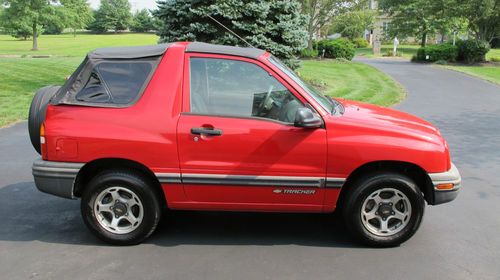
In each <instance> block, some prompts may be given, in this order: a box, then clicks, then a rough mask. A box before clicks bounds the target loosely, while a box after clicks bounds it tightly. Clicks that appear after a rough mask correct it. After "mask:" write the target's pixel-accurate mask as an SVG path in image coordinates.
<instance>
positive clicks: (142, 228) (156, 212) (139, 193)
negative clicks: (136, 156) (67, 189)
mask: <svg viewBox="0 0 500 280" xmlns="http://www.w3.org/2000/svg"><path fill="white" fill-rule="evenodd" d="M81 212H82V217H83V220H84V222H85V224H86V225H87V227H88V228H89V229H90V230H91V231H92V232H93V233H94V234H95V235H97V237H99V238H100V239H102V240H104V241H106V242H108V243H111V244H116V245H133V244H138V243H140V242H141V241H143V240H145V239H146V238H148V237H149V236H150V235H151V234H152V233H153V232H154V230H155V229H156V226H157V225H158V222H159V220H160V214H161V208H160V201H159V196H158V195H157V194H156V192H155V191H154V189H153V186H152V184H150V183H148V181H147V180H145V178H144V177H143V176H141V175H139V174H136V173H135V172H132V171H128V170H111V171H105V172H102V173H100V174H98V175H97V176H96V177H94V178H93V179H92V180H91V181H90V183H89V184H88V185H87V186H86V188H85V190H84V193H83V195H82V201H81Z"/></svg>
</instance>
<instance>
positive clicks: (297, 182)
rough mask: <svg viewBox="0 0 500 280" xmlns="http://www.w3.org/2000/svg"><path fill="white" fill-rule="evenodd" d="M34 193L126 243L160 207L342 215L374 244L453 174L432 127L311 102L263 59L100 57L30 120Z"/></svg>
mask: <svg viewBox="0 0 500 280" xmlns="http://www.w3.org/2000/svg"><path fill="white" fill-rule="evenodd" d="M29 129H30V136H31V140H32V143H33V145H34V147H35V149H36V150H37V151H38V152H39V153H40V154H41V156H42V158H41V159H37V160H36V161H35V162H34V163H33V175H34V178H35V184H36V186H37V188H38V189H39V190H40V191H42V192H46V193H50V194H53V195H57V196H61V197H65V198H71V199H75V198H81V212H82V216H83V219H84V221H85V223H86V225H87V226H88V228H89V229H90V230H91V231H92V232H93V233H95V234H96V235H97V236H98V237H100V238H101V239H103V240H105V241H107V242H110V243H114V244H136V243H139V242H141V241H143V240H144V239H146V238H147V237H148V236H150V235H151V234H152V233H153V231H154V230H155V228H156V226H157V224H158V221H159V220H160V217H161V215H162V213H164V212H165V211H163V210H164V209H173V210H176V209H182V210H227V211H268V212H316V213H331V212H333V211H335V210H336V209H337V210H338V211H341V212H342V215H343V217H344V218H345V221H346V223H347V225H348V228H349V229H350V230H351V231H352V232H353V233H354V234H355V235H356V236H357V237H358V238H359V239H360V240H361V241H363V242H365V243H367V244H369V245H372V246H394V245H397V244H400V243H401V242H404V241H405V240H407V239H408V238H410V237H411V236H412V235H413V234H414V233H415V232H416V230H417V229H418V227H419V225H420V223H421V221H422V217H423V214H424V207H425V201H427V203H428V204H430V205H436V204H441V203H445V202H448V201H451V200H453V199H455V197H456V196H457V194H458V190H459V188H460V182H461V178H460V174H459V172H458V171H457V169H456V168H455V166H454V165H453V164H452V163H451V161H450V155H449V151H448V146H447V143H446V141H445V140H444V139H443V137H442V136H441V134H440V133H439V131H438V129H436V128H435V127H434V126H432V125H431V124H430V123H428V122H426V121H424V120H421V119H419V118H417V117H414V116H412V115H409V114H406V113H402V112H399V111H396V110H392V109H388V108H381V107H377V106H373V105H367V104H362V103H357V102H352V101H347V100H336V99H333V98H330V97H327V96H323V95H321V94H320V93H318V92H317V91H316V90H315V89H314V88H313V87H311V86H309V85H308V84H307V83H305V82H304V81H303V80H301V79H300V78H299V76H297V75H296V74H295V73H294V72H293V71H292V70H290V69H289V68H287V67H286V66H285V65H284V64H283V63H281V62H280V61H279V60H278V59H276V58H275V57H273V56H272V55H270V54H269V53H267V52H266V51H263V50H259V49H255V48H238V47H229V46H218V45H211V44H205V43H172V44H160V45H156V46H147V47H126V48H125V47H124V48H109V49H98V50H95V51H93V52H91V53H89V54H88V55H87V57H86V59H85V60H84V61H83V63H82V64H81V65H80V66H79V67H78V69H77V70H76V72H75V73H74V74H73V75H72V76H71V77H70V78H69V80H68V81H67V82H66V83H65V84H64V85H63V86H62V87H53V86H52V87H46V88H43V89H41V90H39V91H38V93H37V94H36V95H35V97H34V99H33V102H32V105H31V108H30V118H29Z"/></svg>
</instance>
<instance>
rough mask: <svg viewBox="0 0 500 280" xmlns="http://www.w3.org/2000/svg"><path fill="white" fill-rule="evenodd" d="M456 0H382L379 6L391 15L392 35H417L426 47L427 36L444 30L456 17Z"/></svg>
mask: <svg viewBox="0 0 500 280" xmlns="http://www.w3.org/2000/svg"><path fill="white" fill-rule="evenodd" d="M455 1H456V0H433V1H428V0H380V2H379V8H380V9H381V10H382V11H383V12H384V13H386V14H388V15H389V16H390V17H391V23H390V24H389V28H388V30H387V32H388V34H387V35H389V36H390V37H394V36H398V37H408V36H415V37H417V38H420V39H421V46H422V47H425V45H426V42H427V36H428V35H429V34H434V33H436V32H438V31H440V30H443V29H444V28H445V26H446V25H447V23H449V21H450V20H451V19H452V18H454V17H455V14H456V10H455V9H456V5H455V3H454V2H455Z"/></svg>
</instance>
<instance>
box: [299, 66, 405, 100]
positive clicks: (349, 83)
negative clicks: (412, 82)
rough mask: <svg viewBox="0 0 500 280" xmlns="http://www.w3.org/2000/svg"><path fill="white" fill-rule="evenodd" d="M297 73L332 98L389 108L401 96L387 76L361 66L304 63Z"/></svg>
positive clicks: (401, 93)
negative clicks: (318, 86)
mask: <svg viewBox="0 0 500 280" xmlns="http://www.w3.org/2000/svg"><path fill="white" fill-rule="evenodd" d="M298 72H299V73H300V75H301V76H302V77H303V78H304V79H306V80H308V81H309V82H311V83H312V84H314V85H318V84H320V85H321V91H322V92H323V93H325V94H327V95H330V96H333V97H341V98H346V99H352V100H357V101H362V102H367V103H372V104H377V105H382V106H389V105H393V104H395V103H398V102H400V101H401V100H402V99H403V98H404V96H405V91H404V89H403V88H402V87H401V86H400V85H399V84H398V83H397V82H395V81H394V80H393V79H392V78H391V77H389V76H387V75H386V74H384V73H382V72H380V71H379V70H377V69H375V68H373V67H371V66H368V65H366V64H362V63H357V62H336V61H334V60H324V61H316V60H306V61H303V62H302V67H301V68H300V69H299V71H298Z"/></svg>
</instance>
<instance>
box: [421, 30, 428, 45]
mask: <svg viewBox="0 0 500 280" xmlns="http://www.w3.org/2000/svg"><path fill="white" fill-rule="evenodd" d="M426 43H427V31H425V32H424V33H422V42H421V43H420V46H421V47H422V48H423V47H425V44H426Z"/></svg>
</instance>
